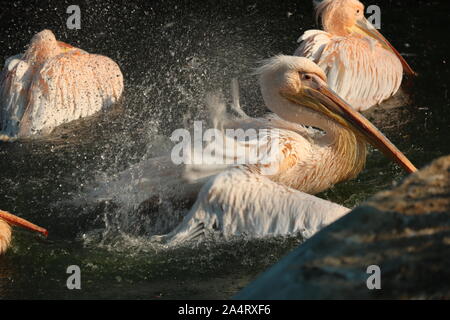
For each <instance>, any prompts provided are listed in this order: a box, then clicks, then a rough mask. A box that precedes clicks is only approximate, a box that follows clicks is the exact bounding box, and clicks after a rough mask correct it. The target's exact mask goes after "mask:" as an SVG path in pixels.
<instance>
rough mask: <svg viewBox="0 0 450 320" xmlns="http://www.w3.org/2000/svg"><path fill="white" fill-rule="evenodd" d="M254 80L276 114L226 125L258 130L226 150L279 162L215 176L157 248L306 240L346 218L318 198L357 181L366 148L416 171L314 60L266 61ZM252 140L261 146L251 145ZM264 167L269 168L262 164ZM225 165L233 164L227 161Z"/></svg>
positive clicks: (202, 166)
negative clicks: (221, 239) (232, 240)
mask: <svg viewBox="0 0 450 320" xmlns="http://www.w3.org/2000/svg"><path fill="white" fill-rule="evenodd" d="M257 74H258V75H259V79H260V86H261V92H262V96H263V98H264V101H265V104H266V106H267V107H268V108H269V109H270V110H271V111H272V112H274V113H275V114H272V115H270V116H268V117H265V118H245V119H243V120H241V121H238V120H233V121H229V122H228V123H225V124H224V128H226V129H230V128H234V129H239V128H241V129H242V128H246V129H249V128H251V129H255V130H260V132H259V134H258V135H252V136H247V137H245V139H241V140H236V141H235V144H234V145H233V144H232V143H229V140H228V141H227V143H226V144H225V146H226V148H227V149H230V150H235V149H236V145H239V146H240V147H241V148H247V149H248V150H246V151H247V152H246V154H261V153H264V152H265V150H272V151H274V152H276V154H268V157H267V158H266V159H263V158H258V159H260V160H261V161H256V162H251V160H252V159H249V160H250V161H249V162H247V163H236V164H234V165H229V167H228V168H227V169H225V170H224V171H222V172H217V173H215V174H213V175H212V176H211V177H210V179H209V180H208V181H207V182H206V183H205V185H204V186H203V188H202V190H201V191H200V193H199V195H198V198H197V201H196V203H195V204H194V206H193V208H192V209H191V211H190V212H189V214H188V215H187V216H186V217H185V218H184V220H183V222H182V223H181V224H180V225H179V226H178V227H177V228H176V229H175V230H174V231H172V232H171V233H170V234H168V235H164V236H156V237H154V240H158V241H165V242H167V241H168V242H171V243H182V242H184V241H187V240H191V239H195V238H199V237H201V236H202V235H205V234H206V233H207V231H221V232H222V233H223V234H224V236H225V237H231V236H235V235H244V234H245V235H247V236H253V237H262V236H269V235H287V234H292V233H296V232H301V233H302V234H303V235H304V236H305V237H309V236H311V235H312V234H314V233H315V232H317V231H318V230H320V229H321V228H323V227H324V226H326V225H328V224H330V223H331V222H333V221H335V220H336V219H338V218H340V217H342V216H343V215H344V214H346V213H347V212H348V211H349V210H348V209H347V208H344V207H342V206H339V205H337V204H334V203H331V202H328V201H325V200H323V199H319V198H317V197H315V196H313V194H316V193H319V192H321V191H324V190H326V189H328V188H330V187H331V186H333V185H334V184H336V183H339V182H342V181H345V180H349V179H352V178H354V177H356V176H357V175H358V174H359V172H361V170H362V169H363V167H364V164H365V161H366V155H367V144H371V145H373V146H374V147H375V148H377V149H379V150H380V151H382V152H383V153H384V154H385V155H386V156H388V157H389V158H391V159H392V160H394V161H395V162H397V163H398V164H399V165H400V166H401V167H402V168H404V169H405V170H406V172H408V173H412V172H415V171H416V170H417V169H416V167H415V166H414V165H413V164H412V163H411V162H410V161H409V160H408V159H407V157H406V156H405V155H404V154H403V153H402V152H401V151H400V150H398V149H397V147H395V146H394V145H393V144H392V142H390V141H389V140H388V139H387V138H386V137H385V136H384V135H383V134H382V133H381V132H380V131H379V130H378V129H377V128H375V127H374V126H373V125H372V124H371V123H370V122H369V121H368V120H367V119H366V118H364V117H363V116H362V115H361V114H359V113H358V112H357V111H355V110H354V109H353V108H352V107H351V106H350V105H349V104H348V103H347V102H345V101H344V100H343V99H342V98H340V97H339V96H338V95H337V94H336V93H335V92H334V91H333V90H332V89H330V88H329V86H328V85H327V78H326V75H325V73H324V72H323V70H322V69H321V68H320V67H319V66H317V65H316V64H315V63H314V62H312V61H311V60H309V59H307V58H303V57H294V56H276V57H274V58H271V59H269V60H267V61H265V62H264V64H263V65H262V66H261V67H260V68H259V69H258V71H257ZM312 128H316V129H317V130H315V129H312ZM261 129H264V130H261ZM251 137H253V138H254V139H258V140H259V141H257V142H255V143H252V141H251V139H252V138H251ZM216 141H218V140H217V139H216V140H215V141H214V142H212V143H216ZM220 145H221V146H222V145H223V144H222V143H220ZM208 148H209V150H211V146H208ZM252 148H258V150H257V151H258V152H255V150H251V149H252ZM220 154H221V155H222V154H229V155H230V157H232V156H233V154H232V153H227V152H223V153H220ZM267 159H269V160H270V161H263V160H267ZM217 160H218V159H217ZM224 160H225V163H229V162H226V161H227V160H229V159H224ZM253 160H254V159H253ZM214 163H217V161H215V162H214ZM188 167H189V166H188ZM198 167H199V168H197V171H199V170H202V169H203V170H207V165H206V164H200V165H199V166H198ZM199 177H204V175H202V174H201V173H200V174H199Z"/></svg>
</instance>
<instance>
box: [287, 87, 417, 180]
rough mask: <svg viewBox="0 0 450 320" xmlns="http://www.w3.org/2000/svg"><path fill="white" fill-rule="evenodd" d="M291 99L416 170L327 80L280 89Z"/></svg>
mask: <svg viewBox="0 0 450 320" xmlns="http://www.w3.org/2000/svg"><path fill="white" fill-rule="evenodd" d="M281 94H282V95H283V96H284V97H285V98H287V99H288V100H290V101H292V102H294V103H296V104H298V105H301V106H304V107H308V108H312V109H313V110H315V111H317V112H320V113H322V114H324V115H325V116H327V117H329V118H331V119H333V120H334V121H336V122H338V123H340V124H341V125H344V126H347V127H348V128H350V129H351V130H352V131H354V132H355V133H357V134H358V135H360V136H362V137H363V138H364V139H365V140H366V141H367V142H369V143H370V144H372V145H373V146H374V147H376V148H377V149H379V150H380V151H382V152H383V153H384V154H385V155H386V156H387V157H389V158H391V159H392V160H393V161H395V162H397V163H398V164H399V165H400V166H401V167H403V168H404V169H405V170H406V171H407V172H408V173H413V172H416V171H417V168H416V167H415V166H414V165H413V164H412V163H411V161H409V159H408V158H407V157H406V156H405V155H404V154H403V153H402V152H401V151H400V150H399V149H398V148H397V147H396V146H395V145H394V144H393V143H392V142H391V141H389V139H388V138H386V137H385V136H384V135H383V134H382V133H381V132H380V131H379V130H378V129H377V128H376V127H375V126H374V125H373V124H372V123H371V122H370V121H369V120H367V119H366V118H365V117H364V116H362V115H361V114H360V113H359V112H357V111H355V110H354V109H353V108H352V107H351V106H350V105H349V104H348V103H346V102H345V101H344V100H343V99H341V98H340V97H339V96H338V95H337V94H336V93H335V92H334V91H333V90H331V89H330V88H329V87H328V86H327V85H326V84H318V88H317V89H314V88H310V87H303V88H302V91H301V92H300V93H299V94H288V93H285V92H281Z"/></svg>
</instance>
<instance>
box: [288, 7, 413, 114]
mask: <svg viewBox="0 0 450 320" xmlns="http://www.w3.org/2000/svg"><path fill="white" fill-rule="evenodd" d="M314 4H315V10H316V18H317V19H319V17H321V19H322V25H323V28H324V31H321V30H308V31H306V32H305V33H304V34H303V35H302V36H301V37H300V38H299V40H298V41H299V42H300V46H299V47H298V49H297V50H296V51H295V53H294V55H296V56H301V57H307V58H309V59H311V60H313V61H314V62H315V63H317V64H318V65H319V66H320V67H321V68H322V69H323V70H324V71H325V74H326V75H327V77H328V85H329V86H330V88H332V89H333V90H334V91H335V92H337V93H338V94H339V95H340V97H341V98H343V99H344V100H345V101H347V102H348V103H349V104H350V105H351V106H352V107H354V108H355V109H356V110H358V111H364V110H366V109H369V108H370V107H372V106H374V105H378V104H380V103H381V102H383V101H384V100H386V99H388V98H390V97H392V96H393V95H394V94H395V93H396V92H397V91H398V89H399V88H400V84H401V82H402V77H403V72H405V73H406V74H408V75H415V72H414V71H413V70H412V69H411V67H410V66H409V65H408V63H407V62H406V60H405V59H404V58H403V57H402V56H401V55H400V53H399V52H398V51H397V50H396V49H395V48H394V47H393V46H392V45H391V44H390V43H389V41H388V40H386V38H384V37H383V35H382V34H381V33H380V32H378V30H377V29H375V27H374V26H373V25H372V24H371V23H370V22H369V21H368V20H367V19H366V18H365V17H364V5H363V4H362V3H361V2H359V1H358V0H322V1H314Z"/></svg>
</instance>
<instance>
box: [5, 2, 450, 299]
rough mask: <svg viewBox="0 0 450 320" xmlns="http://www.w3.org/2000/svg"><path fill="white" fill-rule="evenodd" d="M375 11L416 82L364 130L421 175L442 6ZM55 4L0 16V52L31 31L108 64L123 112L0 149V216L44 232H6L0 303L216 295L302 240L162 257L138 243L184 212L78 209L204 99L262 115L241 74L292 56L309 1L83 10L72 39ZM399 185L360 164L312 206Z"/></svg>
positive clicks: (196, 116)
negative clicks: (114, 71) (114, 70)
mask: <svg viewBox="0 0 450 320" xmlns="http://www.w3.org/2000/svg"><path fill="white" fill-rule="evenodd" d="M377 3H378V5H379V6H380V7H381V9H382V32H383V34H384V35H385V36H386V37H387V38H388V39H390V40H391V41H392V43H393V44H394V46H396V47H397V49H399V51H400V52H402V53H407V54H408V55H409V56H408V61H409V62H410V64H411V65H412V66H413V68H414V69H415V71H417V72H418V73H419V74H420V77H419V78H417V79H416V80H415V81H414V83H413V84H412V87H411V88H409V91H410V92H412V102H411V103H409V104H408V105H407V106H405V107H404V108H399V109H394V110H389V111H382V112H378V113H376V114H375V116H373V119H374V121H375V123H376V124H377V126H378V127H380V129H381V130H382V131H383V132H385V133H386V135H387V136H388V137H389V138H391V140H393V142H394V143H396V144H397V145H398V147H399V148H400V149H401V150H402V151H404V152H405V154H406V155H407V156H408V157H409V158H410V159H411V160H412V162H413V163H414V164H416V166H418V167H421V166H423V165H425V164H427V163H428V162H429V161H431V160H432V159H434V158H436V157H439V156H441V155H444V154H449V153H450V144H449V143H448V136H449V132H450V130H449V129H450V128H449V126H450V121H449V115H448V114H449V113H448V111H447V110H448V108H450V106H449V99H448V84H449V81H448V80H449V76H448V74H449V65H450V61H449V60H448V57H447V52H448V51H447V50H448V45H447V43H446V38H447V34H448V31H449V30H448V26H447V22H448V18H449V12H450V10H449V9H450V4H449V3H448V2H446V1H433V2H430V3H428V2H426V1H417V2H416V3H415V5H414V6H411V5H410V4H409V3H406V4H405V3H401V2H399V1H378V2H377ZM70 4H71V3H69V2H67V3H65V4H64V3H51V2H43V1H31V2H30V1H18V2H16V3H14V4H13V3H9V4H5V5H2V11H1V12H0V21H1V34H2V37H1V38H0V54H1V55H2V57H3V58H6V57H8V56H11V55H13V54H16V53H18V52H22V51H23V50H24V48H25V45H26V44H27V43H28V41H29V40H30V38H31V36H32V35H33V34H34V33H36V32H38V31H41V30H42V29H44V28H48V29H51V30H52V31H54V32H55V34H56V35H57V37H58V38H59V39H60V40H62V41H65V42H68V43H71V44H73V45H76V46H79V47H81V48H83V49H85V50H87V51H89V52H95V53H101V54H104V55H107V56H109V57H111V58H112V59H114V60H115V61H116V62H118V64H119V65H120V67H121V69H122V72H123V74H124V76H125V86H126V89H125V92H126V93H125V97H124V103H123V105H122V106H121V107H118V108H117V109H116V110H114V111H113V112H111V113H105V114H100V115H98V116H95V117H92V118H90V119H86V120H84V121H79V122H76V123H72V124H70V125H66V126H64V127H63V128H61V129H59V130H58V131H57V132H56V133H55V134H53V135H52V136H51V137H48V138H46V139H40V140H24V141H20V142H15V143H0V179H1V180H0V182H1V183H0V208H1V209H4V210H8V211H11V212H13V213H16V214H19V215H20V216H22V217H25V218H28V219H30V220H32V221H35V222H38V223H39V224H40V225H42V226H45V227H47V228H48V230H49V232H50V237H49V238H48V239H47V240H44V239H41V238H39V237H37V236H36V235H34V234H30V233H28V232H25V231H21V230H16V232H15V234H14V243H13V247H12V248H11V250H10V251H8V253H7V254H6V255H4V256H2V257H0V298H4V299H11V298H107V299H110V298H113V299H114V298H144V299H165V298H229V297H231V296H232V295H233V294H234V293H235V292H237V290H239V288H242V287H243V286H245V285H246V284H247V283H248V282H249V281H251V280H252V279H253V278H254V277H255V276H256V275H257V274H258V273H260V272H261V271H263V270H264V269H266V268H267V267H268V266H270V265H272V264H273V263H275V262H276V261H277V260H278V259H279V258H280V257H281V256H283V255H284V254H285V253H287V252H289V251H290V250H291V249H292V248H294V247H295V246H296V245H298V244H299V243H301V241H302V239H300V238H297V237H290V238H276V239H270V240H269V239H267V240H252V241H248V240H242V239H241V240H239V239H237V240H234V241H230V242H228V243H220V242H219V243H203V244H199V245H196V246H189V247H180V248H173V249H164V248H162V247H157V246H155V245H153V244H151V243H150V242H149V241H148V236H147V235H148V233H147V231H148V230H149V229H151V228H152V226H151V221H152V219H154V215H156V214H159V215H161V214H163V215H166V216H168V217H169V218H168V219H169V220H170V219H173V220H176V219H179V218H180V217H181V215H182V214H183V212H185V210H186V209H187V208H188V207H189V205H190V203H189V202H187V203H173V202H171V201H170V199H169V200H167V199H162V200H161V201H162V202H160V203H159V207H158V208H157V210H156V211H157V212H156V213H155V212H152V209H151V208H147V210H146V211H144V213H139V212H142V210H139V208H138V207H139V203H137V202H136V201H137V199H140V197H142V196H143V194H134V193H133V190H130V186H129V185H123V189H121V186H120V185H114V184H113V183H107V184H106V186H109V187H110V188H109V189H108V192H109V193H110V194H109V195H110V196H111V197H112V199H111V200H109V201H97V202H93V201H92V194H93V192H94V191H95V188H98V185H99V182H100V181H111V179H112V177H113V176H114V175H116V174H118V173H120V172H122V171H123V170H126V169H128V168H130V167H131V166H135V167H136V168H138V169H139V168H140V169H142V170H143V168H142V167H140V166H142V163H145V161H147V160H148V159H151V158H153V157H158V156H161V155H163V154H164V153H165V152H167V150H170V146H171V143H170V141H169V139H168V136H169V135H170V134H171V132H172V131H173V130H174V129H176V128H180V127H184V126H186V125H188V126H189V125H190V124H191V123H192V121H194V120H202V119H206V118H207V116H208V113H207V108H206V107H205V105H204V96H205V93H206V92H210V91H214V90H223V92H224V94H225V95H228V94H229V87H230V80H231V79H232V78H235V77H237V78H238V79H239V82H240V85H241V99H242V105H243V106H244V109H245V111H246V112H247V113H249V114H250V115H253V116H256V115H261V114H263V113H265V112H266V111H267V110H265V109H264V107H262V106H263V103H262V100H261V97H260V95H259V91H258V87H257V83H256V80H255V79H254V77H252V76H251V75H250V73H251V71H252V68H254V67H255V66H256V61H258V60H261V59H263V58H267V57H270V56H272V55H274V54H277V53H286V54H289V53H291V52H293V50H294V49H295V48H296V39H297V38H298V36H299V35H300V34H301V33H302V32H303V31H305V30H307V29H311V28H313V27H314V21H313V16H312V7H311V3H310V1H309V0H308V1H299V0H295V1H282V2H279V1H278V2H274V1H268V0H267V1H244V0H241V1H237V0H234V1H233V0H230V1H227V2H226V3H224V4H218V3H217V2H216V1H153V2H152V1H142V2H137V1H131V2H127V3H125V4H124V3H120V4H117V3H115V2H114V1H109V2H104V3H102V4H97V3H91V2H90V1H85V2H81V3H80V7H81V10H82V29H81V30H78V31H74V30H67V29H66V27H65V19H66V18H67V16H68V15H67V14H66V13H65V10H66V8H67V6H68V5H70ZM403 177H404V173H403V172H402V170H400V169H399V168H398V167H397V166H396V165H394V164H391V163H390V162H389V161H388V160H386V159H385V158H384V157H383V156H382V155H381V154H380V153H378V152H371V154H370V156H369V160H368V164H367V168H366V169H365V170H364V172H362V173H361V174H360V175H359V177H358V178H357V179H355V180H353V181H349V182H346V183H342V184H340V185H338V186H336V187H334V188H333V189H331V190H328V191H327V192H325V193H323V194H321V195H320V196H321V197H324V198H327V199H329V200H332V201H335V202H338V203H340V204H343V205H346V206H349V207H353V206H356V205H357V204H359V203H361V202H363V201H364V200H365V199H367V198H368V197H370V196H371V195H373V194H374V193H375V192H377V191H379V190H382V189H385V188H389V187H391V186H392V185H393V184H394V183H396V182H398V181H401V179H402V178H403ZM154 187H155V189H157V188H158V187H160V186H159V185H156V186H154ZM161 193H164V192H161ZM161 193H160V194H158V195H161ZM172 223H176V222H174V221H173V222H172ZM165 227H166V228H168V226H167V225H166V226H165ZM69 265H79V266H80V267H81V270H82V290H79V291H77V290H74V291H71V290H68V289H67V288H66V279H67V277H68V274H66V269H67V267H68V266H69Z"/></svg>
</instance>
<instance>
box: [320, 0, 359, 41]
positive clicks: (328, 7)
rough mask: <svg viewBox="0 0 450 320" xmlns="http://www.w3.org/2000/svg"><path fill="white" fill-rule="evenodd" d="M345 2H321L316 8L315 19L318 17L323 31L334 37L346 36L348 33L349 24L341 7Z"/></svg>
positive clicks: (340, 0) (324, 0)
mask: <svg viewBox="0 0 450 320" xmlns="http://www.w3.org/2000/svg"><path fill="white" fill-rule="evenodd" d="M346 2H347V1H346V0H323V1H322V2H321V3H320V4H318V5H317V6H316V17H317V19H318V18H319V17H320V18H321V21H322V26H323V29H324V30H325V31H326V32H328V33H331V34H333V35H336V36H342V37H344V36H348V35H350V34H351V33H350V31H349V30H348V27H349V26H351V24H352V23H351V22H350V21H349V19H348V17H346V15H345V11H344V10H343V7H344V6H345V5H346Z"/></svg>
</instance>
